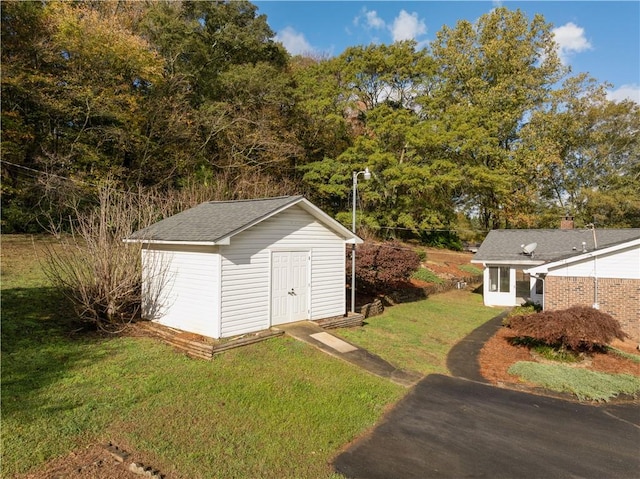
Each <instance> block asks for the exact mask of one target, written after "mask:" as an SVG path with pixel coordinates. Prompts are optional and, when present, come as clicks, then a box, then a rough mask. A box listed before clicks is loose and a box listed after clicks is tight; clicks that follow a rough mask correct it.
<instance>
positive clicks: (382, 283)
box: [349, 241, 420, 293]
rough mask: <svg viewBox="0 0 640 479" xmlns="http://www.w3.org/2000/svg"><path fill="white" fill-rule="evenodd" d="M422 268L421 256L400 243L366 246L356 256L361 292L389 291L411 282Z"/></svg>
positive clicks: (367, 244)
mask: <svg viewBox="0 0 640 479" xmlns="http://www.w3.org/2000/svg"><path fill="white" fill-rule="evenodd" d="M349 253H350V252H349ZM349 264H350V263H349ZM419 267H420V257H419V256H418V253H416V252H415V251H414V250H412V249H410V248H408V247H407V246H404V245H402V244H401V243H399V242H397V241H392V242H387V243H372V242H369V243H365V244H363V245H362V246H359V247H358V249H357V252H356V280H357V284H358V290H363V291H367V292H370V293H377V292H381V291H385V290H389V289H391V288H393V287H394V286H396V285H398V284H400V283H402V282H404V281H407V280H408V279H409V278H410V277H411V275H412V274H413V273H414V272H415V271H416V270H417V269H418V268H419ZM350 274H351V271H349V275H350Z"/></svg>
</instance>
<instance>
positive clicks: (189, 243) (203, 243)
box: [122, 238, 229, 246]
mask: <svg viewBox="0 0 640 479" xmlns="http://www.w3.org/2000/svg"><path fill="white" fill-rule="evenodd" d="M122 241H124V242H125V243H142V244H171V245H185V246H217V245H227V244H229V241H228V238H227V240H226V242H225V241H224V239H223V241H175V240H152V239H136V238H133V239H132V238H125V239H123V240H122Z"/></svg>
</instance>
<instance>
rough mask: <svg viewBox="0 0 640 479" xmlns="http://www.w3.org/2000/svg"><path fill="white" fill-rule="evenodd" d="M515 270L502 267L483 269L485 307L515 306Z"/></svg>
mask: <svg viewBox="0 0 640 479" xmlns="http://www.w3.org/2000/svg"><path fill="white" fill-rule="evenodd" d="M515 285H516V269H515V268H513V267H509V266H504V265H495V266H494V265H487V266H486V267H485V268H484V304H485V305H486V306H515V304H516V288H515Z"/></svg>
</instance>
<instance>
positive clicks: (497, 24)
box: [1, 0, 640, 241]
mask: <svg viewBox="0 0 640 479" xmlns="http://www.w3.org/2000/svg"><path fill="white" fill-rule="evenodd" d="M1 14H2V145H1V147H2V230H3V232H23V231H35V230H38V229H40V228H42V227H43V224H44V223H45V222H46V221H45V219H49V220H50V219H51V218H55V217H59V218H60V219H61V221H64V219H65V218H66V217H67V216H68V212H69V211H76V210H77V208H78V205H79V204H82V202H83V201H85V202H90V201H91V200H90V198H91V197H92V193H91V191H90V190H91V185H99V184H103V183H104V182H105V181H108V182H109V183H110V184H112V185H113V184H115V185H118V186H119V187H120V188H122V189H130V188H137V189H138V191H140V189H144V188H153V191H154V194H157V193H158V192H166V193H167V195H175V192H176V191H178V192H185V191H198V192H199V193H197V194H194V198H195V197H197V198H199V199H236V198H248V197H257V196H273V195H281V194H304V195H305V196H307V197H308V198H309V199H310V200H311V201H313V202H314V203H316V204H318V205H319V206H320V207H322V208H323V209H324V210H325V211H327V212H329V213H330V214H331V215H333V216H334V217H336V218H337V219H338V220H339V221H342V222H343V223H344V224H346V225H348V224H350V219H351V216H350V215H351V210H350V205H351V196H350V195H351V194H352V172H353V171H361V170H363V169H364V168H365V167H369V169H370V170H371V171H372V172H373V176H372V178H371V180H369V181H361V182H360V183H359V185H358V186H359V188H358V190H359V197H358V200H359V203H358V212H359V218H358V221H359V224H360V225H361V227H362V228H364V229H368V230H369V231H370V232H371V233H373V234H375V235H377V236H379V237H389V236H393V237H398V236H399V237H405V236H406V237H418V238H421V239H423V240H425V241H432V240H434V234H435V238H436V239H435V240H436V241H437V240H438V238H440V240H441V239H442V237H443V235H444V236H447V235H450V236H451V235H452V236H453V237H455V238H456V239H465V240H477V239H478V237H479V235H480V237H481V235H482V232H483V231H487V230H489V229H492V228H535V227H556V226H557V225H558V223H559V217H560V216H562V215H564V214H565V213H567V212H569V213H570V214H572V215H573V216H574V217H575V218H576V222H577V224H578V225H579V226H580V225H586V224H589V223H596V224H597V225H598V226H600V227H640V154H639V153H640V147H639V145H640V143H639V141H640V140H639V139H638V138H639V135H638V132H639V129H640V128H639V126H640V107H639V106H638V105H637V104H636V103H633V102H631V101H621V102H613V101H609V100H608V99H607V97H606V88H607V85H606V84H603V83H599V82H598V81H597V80H595V79H593V78H590V77H589V76H588V75H587V74H584V73H577V74H574V73H573V72H571V71H570V69H569V68H567V67H566V66H564V65H563V64H562V62H561V61H560V59H559V57H558V52H557V48H556V45H555V43H554V40H553V35H552V33H551V25H550V24H548V23H547V22H546V21H545V20H544V18H543V17H542V16H540V15H536V16H534V17H533V18H528V17H527V16H526V15H525V14H524V13H523V12H521V11H519V10H510V9H508V8H505V7H500V8H496V9H494V10H493V11H491V12H490V13H487V14H485V15H483V16H482V17H481V18H480V19H478V20H477V21H476V22H471V21H468V20H460V21H459V22H458V23H457V24H456V25H455V26H453V27H446V26H444V27H442V29H441V30H440V31H439V32H438V33H437V35H436V38H435V39H434V40H433V42H431V44H430V45H429V46H428V47H427V48H424V49H421V48H418V46H417V44H416V43H415V42H413V41H404V42H398V43H394V44H391V45H384V44H380V45H363V46H353V47H350V48H347V49H346V50H345V51H344V52H343V53H342V54H340V55H338V56H335V57H323V56H318V55H315V56H314V55H307V56H295V57H291V56H290V55H289V54H288V53H287V52H286V51H285V49H284V48H283V46H282V45H281V44H279V43H277V42H276V41H275V40H274V32H273V31H272V30H271V29H270V27H269V25H268V19H267V18H266V17H265V16H264V15H260V14H259V12H258V10H257V8H256V7H255V6H254V5H253V4H251V3H249V2H245V1H232V2H224V1H207V2H203V1H170V2H169V1H141V2H124V1H100V2H98V1H90V0H87V1H79V2H73V3H71V2H61V1H41V2H21V1H4V2H2V11H1ZM70 189H73V192H74V193H73V195H71V194H70V193H69V190H70ZM71 196H73V198H74V201H75V203H74V204H73V205H69V204H68V202H69V198H70V197H71ZM434 232H435V233H434ZM438 232H441V233H438Z"/></svg>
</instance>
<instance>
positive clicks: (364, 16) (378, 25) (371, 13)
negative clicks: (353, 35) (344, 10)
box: [353, 7, 386, 30]
mask: <svg viewBox="0 0 640 479" xmlns="http://www.w3.org/2000/svg"><path fill="white" fill-rule="evenodd" d="M353 24H354V25H355V26H360V25H361V24H362V26H364V27H365V28H366V29H374V30H380V29H382V28H384V27H385V26H386V23H385V21H384V20H383V19H382V18H380V17H379V16H378V12H376V11H375V10H367V8H366V7H364V8H363V9H362V10H361V14H360V15H358V16H357V17H355V18H354V19H353Z"/></svg>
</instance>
